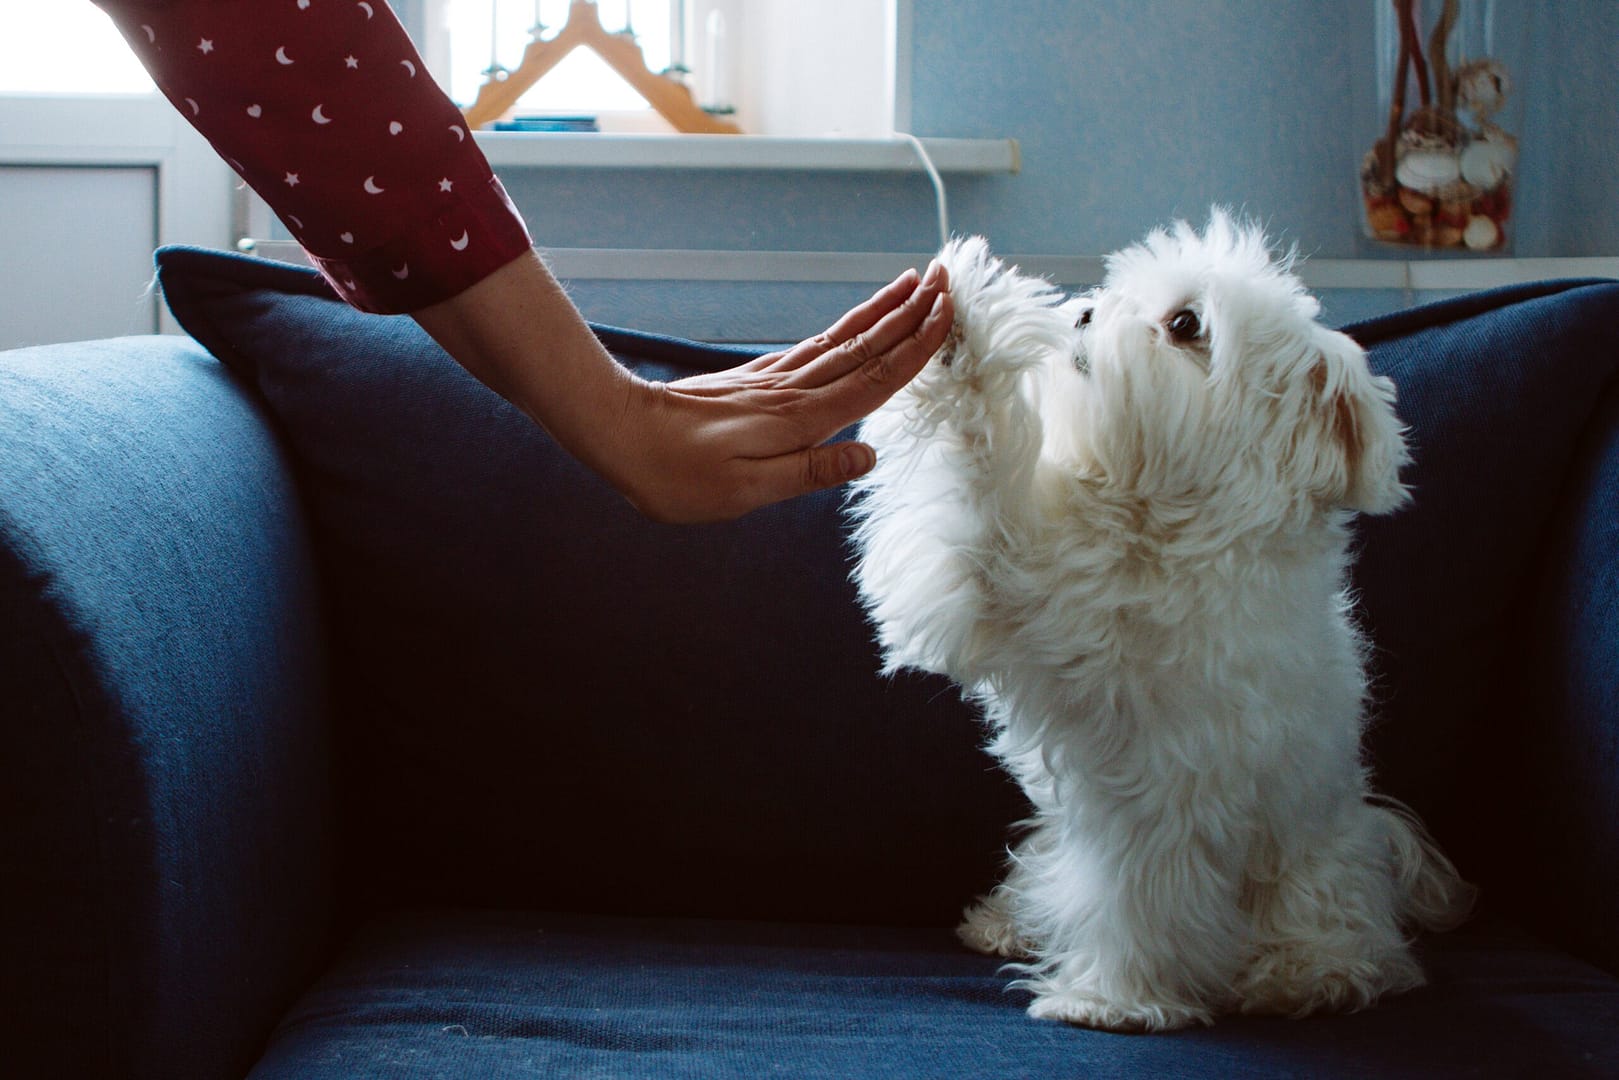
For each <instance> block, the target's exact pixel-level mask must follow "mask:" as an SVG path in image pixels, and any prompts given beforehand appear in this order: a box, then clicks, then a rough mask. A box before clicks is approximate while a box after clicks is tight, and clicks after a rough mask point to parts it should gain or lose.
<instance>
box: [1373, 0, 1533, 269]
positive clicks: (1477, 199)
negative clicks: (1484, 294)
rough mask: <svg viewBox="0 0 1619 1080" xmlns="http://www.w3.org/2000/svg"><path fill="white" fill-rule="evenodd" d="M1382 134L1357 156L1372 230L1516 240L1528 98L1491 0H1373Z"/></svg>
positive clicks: (1472, 249) (1428, 241)
mask: <svg viewBox="0 0 1619 1080" xmlns="http://www.w3.org/2000/svg"><path fill="white" fill-rule="evenodd" d="M1373 3H1374V5H1375V8H1376V34H1377V65H1376V68H1377V79H1376V88H1377V104H1378V110H1377V114H1376V115H1377V119H1378V127H1377V134H1376V135H1375V138H1374V141H1373V142H1372V144H1371V147H1370V149H1368V150H1367V151H1366V154H1365V156H1364V157H1363V158H1362V159H1361V164H1360V175H1359V182H1360V193H1361V204H1362V207H1363V211H1364V213H1363V217H1362V224H1363V228H1364V232H1365V235H1366V236H1367V237H1368V238H1369V239H1372V240H1375V241H1379V242H1381V243H1385V244H1393V245H1402V246H1407V247H1414V248H1423V249H1428V250H1436V251H1437V250H1448V251H1454V252H1458V253H1478V254H1503V253H1506V252H1508V251H1509V250H1510V238H1511V230H1510V227H1509V226H1510V223H1511V219H1512V202H1513V181H1514V178H1515V176H1516V173H1517V165H1518V136H1517V132H1518V131H1519V130H1520V129H1521V122H1520V118H1521V116H1522V104H1521V100H1520V95H1519V94H1518V92H1517V88H1516V87H1515V86H1514V85H1513V75H1512V72H1510V71H1508V69H1507V65H1506V63H1505V62H1504V61H1503V60H1502V58H1501V53H1500V51H1499V50H1498V49H1497V44H1498V43H1497V42H1496V40H1495V21H1496V20H1495V7H1496V5H1495V0H1442V2H1440V3H1434V2H1431V0H1430V2H1429V3H1427V4H1423V3H1421V0H1373Z"/></svg>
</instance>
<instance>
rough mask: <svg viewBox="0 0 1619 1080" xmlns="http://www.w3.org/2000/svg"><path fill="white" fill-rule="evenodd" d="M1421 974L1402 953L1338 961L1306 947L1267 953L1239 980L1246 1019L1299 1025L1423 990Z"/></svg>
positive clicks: (1290, 945)
mask: <svg viewBox="0 0 1619 1080" xmlns="http://www.w3.org/2000/svg"><path fill="white" fill-rule="evenodd" d="M1424 982H1426V980H1425V979H1424V978H1423V974H1422V968H1421V967H1420V966H1419V965H1418V964H1417V962H1416V959H1415V958H1414V957H1413V956H1411V954H1410V952H1409V951H1408V950H1405V949H1401V950H1399V951H1397V952H1395V953H1393V954H1391V955H1385V956H1382V957H1372V956H1355V955H1348V956H1342V955H1335V954H1333V953H1331V952H1328V951H1326V950H1320V949H1314V948H1311V947H1310V946H1308V945H1304V944H1296V943H1295V944H1289V945H1284V946H1281V947H1277V948H1271V949H1267V950H1265V951H1264V952H1262V953H1261V954H1260V955H1259V956H1258V957H1256V958H1255V959H1254V960H1253V961H1252V963H1251V964H1250V965H1249V967H1248V969H1247V970H1246V971H1245V972H1243V974H1242V976H1241V978H1239V979H1238V980H1237V987H1236V990H1237V996H1238V998H1239V999H1240V1001H1241V1009H1242V1011H1243V1012H1245V1013H1250V1014H1258V1015H1263V1016H1290V1017H1293V1018H1294V1019H1299V1018H1302V1017H1305V1016H1309V1015H1311V1014H1312V1013H1318V1012H1357V1011H1359V1010H1361V1009H1365V1008H1368V1007H1370V1006H1371V1005H1373V1004H1375V1003H1376V1002H1377V1000H1378V998H1380V997H1382V996H1383V995H1384V994H1399V993H1404V992H1405V991H1407V990H1414V989H1416V988H1417V987H1419V986H1421V985H1423V983H1424Z"/></svg>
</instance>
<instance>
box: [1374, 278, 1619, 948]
mask: <svg viewBox="0 0 1619 1080" xmlns="http://www.w3.org/2000/svg"><path fill="white" fill-rule="evenodd" d="M1350 331H1351V333H1353V334H1354V335H1356V336H1357V337H1359V338H1361V339H1362V340H1363V341H1364V342H1365V343H1366V344H1367V345H1368V347H1369V349H1370V352H1371V356H1372V361H1373V364H1374V366H1376V367H1377V368H1379V369H1380V370H1382V371H1384V372H1386V373H1387V374H1388V375H1390V376H1392V377H1393V379H1394V381H1395V383H1396V384H1397V385H1398V387H1399V393H1400V413H1401V416H1402V418H1403V419H1404V420H1405V421H1406V422H1407V423H1408V424H1409V425H1410V426H1411V440H1412V443H1413V447H1414V451H1415V455H1416V461H1415V464H1414V465H1413V466H1412V467H1411V468H1410V469H1409V470H1408V471H1407V473H1406V474H1405V476H1406V477H1407V479H1408V480H1409V481H1410V483H1411V484H1412V486H1413V488H1414V492H1415V500H1414V502H1413V503H1412V504H1411V506H1410V507H1409V508H1408V509H1406V510H1404V511H1402V512H1401V513H1399V514H1397V515H1394V516H1392V517H1388V518H1373V519H1366V520H1364V521H1363V522H1362V524H1361V529H1362V551H1361V556H1360V560H1359V563H1358V565H1357V567H1356V569H1355V579H1356V583H1357V585H1358V586H1359V588H1360V593H1361V600H1362V604H1363V610H1364V613H1365V622H1366V626H1367V629H1368V630H1369V631H1370V633H1371V636H1372V640H1373V644H1374V647H1375V652H1374V656H1373V664H1374V668H1375V669H1376V671H1377V674H1378V685H1377V696H1378V703H1379V708H1378V719H1377V724H1376V726H1375V727H1374V729H1373V731H1372V734H1371V738H1370V740H1369V743H1370V747H1371V750H1372V753H1373V759H1374V763H1375V765H1376V768H1377V771H1378V774H1379V777H1380V780H1381V781H1382V782H1383V786H1384V787H1386V788H1387V789H1389V790H1391V791H1392V792H1394V793H1395V794H1397V795H1399V796H1400V797H1402V798H1404V799H1406V800H1407V801H1409V802H1410V803H1411V804H1412V805H1413V806H1415V807H1416V808H1417V809H1418V810H1420V811H1421V812H1422V814H1423V816H1424V817H1425V818H1426V819H1427V820H1428V822H1429V824H1430V825H1431V826H1432V827H1433V829H1434V830H1435V832H1436V833H1437V834H1438V835H1439V837H1440V838H1441V839H1442V840H1443V841H1444V842H1445V844H1446V846H1447V848H1449V849H1450V850H1451V851H1452V852H1453V853H1454V854H1455V856H1456V857H1457V858H1458V860H1459V861H1460V862H1461V864H1462V865H1463V867H1464V869H1466V870H1467V871H1468V872H1469V873H1471V874H1474V875H1475V876H1477V877H1480V878H1482V879H1483V881H1484V883H1485V884H1486V886H1488V890H1487V894H1486V895H1487V897H1488V898H1489V899H1491V900H1492V902H1494V903H1496V904H1503V903H1506V904H1513V905H1517V906H1519V907H1521V908H1522V910H1523V912H1524V914H1525V915H1526V916H1527V917H1529V918H1530V919H1531V921H1532V924H1533V925H1535V926H1536V927H1537V928H1539V929H1540V930H1542V931H1543V932H1545V933H1548V934H1551V935H1554V936H1558V937H1561V938H1563V939H1564V940H1568V941H1571V942H1578V943H1580V944H1581V945H1582V946H1585V947H1590V948H1595V949H1597V952H1596V953H1595V954H1594V955H1598V956H1600V957H1601V958H1602V960H1603V961H1604V962H1605V963H1607V964H1608V965H1609V966H1611V967H1614V968H1619V928H1616V927H1615V925H1614V920H1613V919H1612V917H1611V914H1612V912H1613V910H1614V903H1615V898H1616V897H1619V812H1616V811H1619V689H1616V688H1619V679H1616V678H1615V672H1616V671H1619V619H1616V617H1615V616H1616V613H1619V582H1616V575H1619V562H1616V556H1615V552H1616V551H1619V546H1616V544H1615V538H1616V530H1619V523H1616V522H1619V518H1616V515H1615V507H1616V503H1615V499H1616V493H1619V486H1616V485H1615V483H1614V477H1615V470H1616V468H1619V459H1616V456H1615V455H1616V453H1619V451H1616V449H1615V445H1614V439H1615V437H1616V430H1619V429H1616V427H1615V404H1614V403H1615V399H1616V398H1615V396H1616V395H1619V284H1615V283H1611V282H1609V283H1586V284H1580V283H1575V282H1561V283H1551V284H1544V285H1529V286H1520V287H1514V288H1509V289H1502V290H1498V291H1494V292H1487V293H1479V294H1474V295H1471V296H1467V297H1464V298H1461V299H1459V300H1455V301H1451V302H1449V303H1444V304H1437V305H1433V306H1430V307H1427V308H1422V309H1418V310H1417V311H1414V312H1407V313H1402V314H1399V315H1396V316H1391V317H1389V318H1387V319H1383V320H1378V321H1376V322H1372V323H1367V324H1365V325H1362V326H1359V327H1352V328H1350ZM1526 768H1527V772H1526ZM1531 865H1533V866H1537V867H1539V869H1540V873H1538V874H1526V873H1525V870H1526V868H1527V867H1528V866H1531ZM1542 875H1544V876H1542ZM1603 912H1606V913H1607V914H1606V915H1604V914H1603Z"/></svg>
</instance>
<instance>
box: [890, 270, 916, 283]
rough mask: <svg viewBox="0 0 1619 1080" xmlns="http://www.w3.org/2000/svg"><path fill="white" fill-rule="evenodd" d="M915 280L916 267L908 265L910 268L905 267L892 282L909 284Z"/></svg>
mask: <svg viewBox="0 0 1619 1080" xmlns="http://www.w3.org/2000/svg"><path fill="white" fill-rule="evenodd" d="M915 280H916V268H915V267H910V268H908V269H906V271H905V272H904V273H903V274H901V275H900V276H899V277H897V278H895V279H894V284H895V285H908V284H910V283H911V282H913V281H915Z"/></svg>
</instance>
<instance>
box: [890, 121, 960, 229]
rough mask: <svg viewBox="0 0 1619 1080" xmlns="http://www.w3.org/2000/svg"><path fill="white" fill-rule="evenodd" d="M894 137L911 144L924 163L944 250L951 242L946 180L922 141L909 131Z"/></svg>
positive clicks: (900, 132)
mask: <svg viewBox="0 0 1619 1080" xmlns="http://www.w3.org/2000/svg"><path fill="white" fill-rule="evenodd" d="M894 136H895V137H896V138H900V139H904V140H905V141H906V142H908V143H910V144H911V149H912V150H913V151H915V152H916V157H917V160H918V161H920V162H921V163H922V168H923V169H924V170H926V172H927V174H928V180H929V181H931V182H932V184H933V198H934V202H935V205H936V206H937V208H938V211H939V246H940V247H941V248H942V247H944V246H945V245H946V244H948V243H949V242H950V204H949V202H948V200H947V199H946V197H945V193H944V178H943V177H941V176H940V175H939V170H938V169H937V168H935V167H934V164H933V158H931V157H929V156H928V148H927V147H925V146H923V145H922V140H921V139H918V138H917V137H916V136H915V135H912V134H911V133H910V132H908V131H896V132H894Z"/></svg>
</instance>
